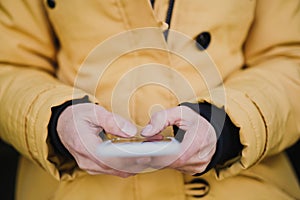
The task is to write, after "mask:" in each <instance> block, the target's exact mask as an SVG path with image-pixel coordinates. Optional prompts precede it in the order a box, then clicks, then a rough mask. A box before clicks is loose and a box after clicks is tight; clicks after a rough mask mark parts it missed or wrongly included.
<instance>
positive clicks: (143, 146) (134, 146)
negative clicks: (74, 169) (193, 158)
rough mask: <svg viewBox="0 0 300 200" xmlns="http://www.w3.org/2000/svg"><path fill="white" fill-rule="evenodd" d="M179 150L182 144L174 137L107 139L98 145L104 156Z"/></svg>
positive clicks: (151, 153) (136, 154)
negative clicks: (128, 139) (161, 138)
mask: <svg viewBox="0 0 300 200" xmlns="http://www.w3.org/2000/svg"><path fill="white" fill-rule="evenodd" d="M179 150H180V144H179V142H178V141H177V140H176V139H174V138H171V139H170V140H169V141H151V142H145V141H140V142H120V143H114V142H112V141H111V140H107V141H104V142H102V143H101V144H100V145H99V146H98V149H97V153H98V155H99V156H103V157H147V156H165V155H175V154H178V153H179Z"/></svg>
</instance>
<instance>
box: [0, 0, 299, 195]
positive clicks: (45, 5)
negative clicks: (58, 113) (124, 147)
mask: <svg viewBox="0 0 300 200" xmlns="http://www.w3.org/2000/svg"><path fill="white" fill-rule="evenodd" d="M168 23H169V24H168ZM85 95H88V96H89V97H90V99H91V100H92V101H93V102H97V103H99V105H101V106H103V107H105V108H106V109H108V110H110V111H112V112H115V113H118V114H120V115H122V116H123V117H125V118H127V119H129V120H132V121H133V122H134V123H135V124H136V125H137V127H140V128H141V127H143V126H145V125H146V123H147V122H148V120H149V116H150V113H153V112H155V111H157V110H161V109H165V108H170V107H174V106H176V105H178V103H180V102H186V101H189V102H196V101H199V102H209V103H211V104H214V105H216V106H218V107H223V106H224V108H225V110H226V113H227V114H228V116H229V117H230V119H231V120H232V122H233V123H234V124H235V125H236V126H237V127H239V128H240V132H239V135H240V141H241V144H242V145H243V147H244V148H243V151H242V152H241V155H240V157H238V158H236V159H234V160H232V161H230V162H228V163H226V165H223V166H217V167H216V169H214V170H211V171H209V172H208V173H206V174H205V175H203V176H201V177H193V176H189V175H184V174H182V173H180V172H178V171H175V170H172V169H161V170H157V171H152V172H148V173H141V174H139V175H136V176H133V177H130V178H119V177H115V176H110V175H104V174H103V175H94V176H92V175H88V174H87V173H85V172H83V171H81V170H79V169H78V167H77V166H76V164H75V163H74V162H72V161H68V160H67V159H65V158H64V157H62V156H61V155H59V154H57V153H55V151H54V148H53V147H52V145H51V142H50V141H49V138H48V133H47V126H48V123H49V119H50V116H51V107H53V106H57V105H61V104H62V103H64V102H66V101H68V100H71V99H76V98H82V97H83V96H85ZM299 99H300V3H299V1H298V0H272V1H271V0H244V1H241V0H229V1H220V0H211V1H201V0H197V1H196V0H175V1H172V0H171V1H169V0H157V1H155V2H154V4H153V5H151V3H150V1H148V0H138V1H133V0H106V1H100V0H86V1H82V0H73V1H62V0H48V1H41V0H23V1H19V0H5V1H2V2H1V3H0V106H1V107H0V122H1V123H0V134H1V135H0V136H1V139H3V140H5V141H6V142H8V143H10V144H12V145H13V146H14V147H15V148H16V149H17V150H18V151H19V152H20V153H21V154H22V158H21V160H20V164H19V165H20V167H19V172H18V184H17V199H18V200H23V199H25V200H28V199H30V200H35V199H36V200H41V199H55V200H61V199H63V200H68V199H72V200H74V199H105V200H107V199H113V200H115V199H122V200H132V199H136V200H146V199H156V200H160V199H161V200H169V199H170V200H171V199H172V200H174V199H178V200H183V199H194V198H199V197H202V198H204V199H222V200H224V199H300V194H299V191H300V190H299V185H298V184H297V180H296V178H295V174H294V172H293V169H292V166H291V165H290V163H289V161H288V159H287V157H286V156H285V154H284V152H283V151H284V149H285V148H287V147H289V146H291V145H292V144H293V143H295V142H296V141H297V140H298V139H299V136H300V104H299ZM166 134H172V133H171V132H170V131H169V130H167V131H166Z"/></svg>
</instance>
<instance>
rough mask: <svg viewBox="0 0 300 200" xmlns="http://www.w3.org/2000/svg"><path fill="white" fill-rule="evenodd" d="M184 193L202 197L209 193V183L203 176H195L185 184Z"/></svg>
mask: <svg viewBox="0 0 300 200" xmlns="http://www.w3.org/2000/svg"><path fill="white" fill-rule="evenodd" d="M185 188H186V194H187V195H188V196H192V197H194V198H202V197H204V196H206V195H207V194H208V193H209V190H210V185H209V183H208V182H207V181H206V180H204V179H203V178H195V179H193V180H192V181H191V182H189V183H187V184H185Z"/></svg>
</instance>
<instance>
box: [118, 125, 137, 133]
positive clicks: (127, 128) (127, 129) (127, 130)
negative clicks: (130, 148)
mask: <svg viewBox="0 0 300 200" xmlns="http://www.w3.org/2000/svg"><path fill="white" fill-rule="evenodd" d="M121 131H122V132H124V133H125V134H126V135H128V136H135V134H136V132H137V129H136V127H135V126H133V125H131V124H129V123H125V125H124V127H123V128H122V129H121Z"/></svg>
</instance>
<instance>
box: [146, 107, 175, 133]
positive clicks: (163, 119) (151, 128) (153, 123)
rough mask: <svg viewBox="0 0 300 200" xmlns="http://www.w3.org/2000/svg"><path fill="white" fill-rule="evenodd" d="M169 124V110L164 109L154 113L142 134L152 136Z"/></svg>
mask: <svg viewBox="0 0 300 200" xmlns="http://www.w3.org/2000/svg"><path fill="white" fill-rule="evenodd" d="M167 126H169V118H168V111H167V110H163V111H160V112H157V113H155V114H154V115H152V117H151V119H150V122H149V124H148V125H147V126H145V128H144V129H143V130H142V132H141V135H142V136H145V137H150V136H153V135H155V134H158V133H160V132H161V131H162V130H163V129H165V128H166V127H167Z"/></svg>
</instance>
